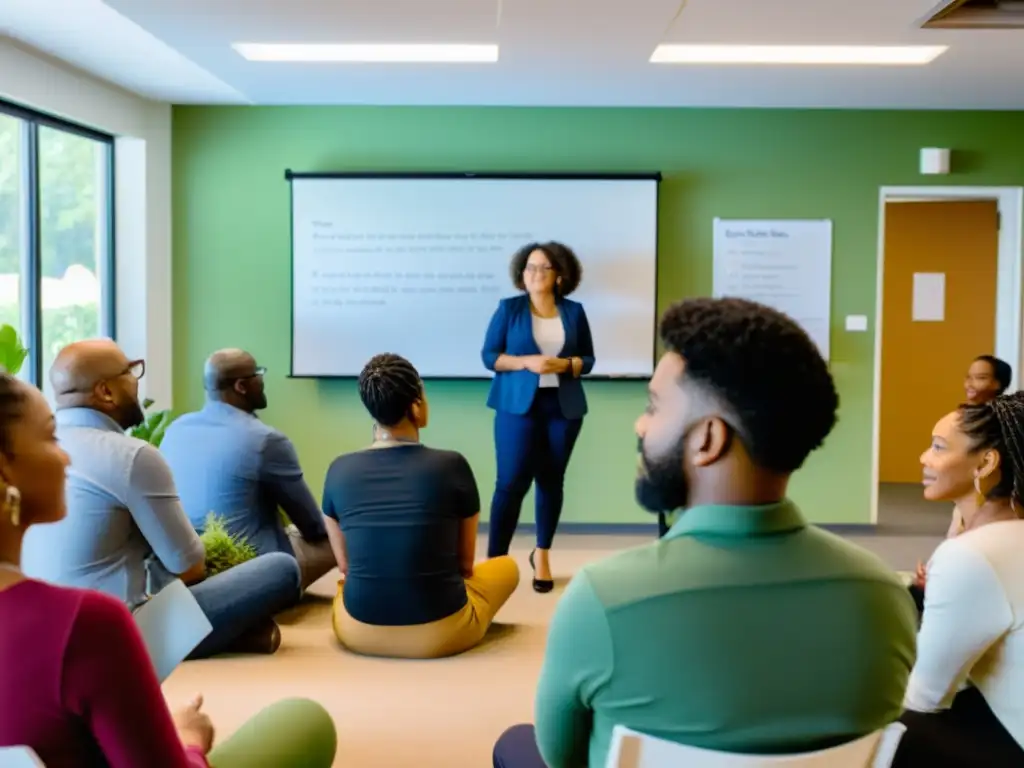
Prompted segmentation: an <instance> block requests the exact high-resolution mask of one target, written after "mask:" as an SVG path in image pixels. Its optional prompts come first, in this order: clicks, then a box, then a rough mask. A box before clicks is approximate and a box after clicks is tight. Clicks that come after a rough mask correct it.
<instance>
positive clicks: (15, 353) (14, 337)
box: [0, 323, 28, 376]
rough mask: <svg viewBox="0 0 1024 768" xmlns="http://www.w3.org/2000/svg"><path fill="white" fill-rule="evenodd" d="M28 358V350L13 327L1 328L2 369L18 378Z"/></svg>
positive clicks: (0, 365) (0, 356)
mask: <svg viewBox="0 0 1024 768" xmlns="http://www.w3.org/2000/svg"><path fill="white" fill-rule="evenodd" d="M27 357H28V349H27V348H26V347H25V345H24V344H22V342H21V338H20V337H19V336H18V332H17V331H16V330H14V326H13V325H8V324H6V323H5V324H4V325H2V326H0V367H2V368H3V369H4V370H5V371H7V373H9V374H11V375H12V376H16V375H17V374H18V371H20V370H21V366H22V365H24V364H25V358H27Z"/></svg>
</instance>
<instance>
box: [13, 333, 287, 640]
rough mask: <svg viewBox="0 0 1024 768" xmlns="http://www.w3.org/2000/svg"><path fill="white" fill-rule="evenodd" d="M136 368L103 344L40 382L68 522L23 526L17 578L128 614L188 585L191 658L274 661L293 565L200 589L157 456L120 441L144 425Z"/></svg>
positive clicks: (277, 562) (262, 564)
mask: <svg viewBox="0 0 1024 768" xmlns="http://www.w3.org/2000/svg"><path fill="white" fill-rule="evenodd" d="M144 372H145V363H144V362H143V361H142V360H129V359H128V358H127V357H126V356H125V354H124V352H122V351H121V349H120V348H119V347H118V346H117V345H116V344H115V343H114V342H112V341H108V340H94V341H85V342H79V343H76V344H72V345H70V346H68V347H66V348H65V349H63V350H62V351H61V352H60V354H59V355H58V356H57V359H56V361H55V362H54V364H53V368H52V369H51V371H50V378H51V381H52V383H53V391H54V392H55V394H56V398H57V415H56V420H57V438H58V440H59V441H60V443H61V447H62V448H63V449H64V450H65V451H66V452H67V453H68V455H69V456H70V457H71V467H70V468H69V469H68V480H67V490H66V494H67V507H68V514H67V517H66V518H65V519H63V520H61V521H59V522H57V523H51V524H49V525H37V526H33V527H32V529H31V530H30V531H29V532H28V535H27V536H26V538H25V544H24V553H23V559H22V566H23V569H24V571H25V573H26V574H27V575H29V576H31V577H34V578H38V579H42V580H45V581H49V582H52V583H56V584H63V585H67V586H72V587H80V588H84V589H95V590H98V591H100V592H105V593H107V594H109V595H112V596H114V597H116V598H118V599H120V600H122V601H124V602H125V603H126V604H127V605H128V607H129V608H132V609H134V608H136V607H138V606H139V605H141V604H142V603H144V602H145V601H146V600H147V599H148V597H149V595H150V593H151V592H153V591H158V590H159V588H160V586H163V585H165V584H166V583H167V582H168V580H169V579H170V578H172V577H175V576H176V577H178V578H180V579H181V580H182V581H184V582H185V583H186V584H188V585H190V588H191V591H192V594H193V595H194V596H195V598H196V601H197V602H198V603H199V605H200V607H201V608H202V609H203V612H204V613H206V616H207V618H208V619H209V620H210V623H211V624H212V625H213V632H212V633H211V634H210V635H209V636H208V637H207V638H206V640H204V641H203V642H202V643H201V644H200V646H199V647H198V648H197V649H196V651H195V652H194V654H193V655H194V656H196V657H199V656H209V655H213V654H216V653H220V652H226V651H245V650H251V651H263V652H273V651H274V650H276V648H277V646H278V645H279V644H280V632H279V631H278V628H277V626H276V625H275V624H274V621H273V615H274V614H275V613H276V612H278V611H281V610H284V609H285V608H287V607H289V606H290V605H293V604H294V603H295V602H296V601H297V600H298V598H299V573H298V569H297V568H296V566H295V561H294V560H293V559H291V558H290V557H287V556H284V555H269V556H266V557H258V558H256V559H254V560H251V561H249V562H248V563H245V564H243V565H241V566H238V567H236V568H233V569H231V570H230V571H227V572H225V573H222V574H218V575H216V576H211V577H209V578H207V577H206V562H205V560H206V552H205V548H204V547H203V543H202V541H201V540H200V539H199V536H198V535H197V534H196V532H195V530H194V529H193V528H192V525H191V524H190V523H189V521H188V518H187V517H186V516H185V513H184V510H182V508H181V502H180V500H179V498H178V493H177V491H176V490H175V487H174V480H173V478H172V477H171V472H170V470H169V469H168V467H167V464H166V462H165V461H164V458H163V456H162V455H161V454H160V452H159V451H158V450H157V449H156V448H154V447H153V446H152V445H150V444H149V443H147V442H145V441H143V440H139V439H136V438H134V437H130V436H128V435H126V434H125V432H124V431H125V429H128V428H131V427H133V426H136V425H137V424H140V423H141V422H142V419H143V413H142V407H141V406H140V404H139V398H138V390H139V378H141V377H142V375H143V374H144Z"/></svg>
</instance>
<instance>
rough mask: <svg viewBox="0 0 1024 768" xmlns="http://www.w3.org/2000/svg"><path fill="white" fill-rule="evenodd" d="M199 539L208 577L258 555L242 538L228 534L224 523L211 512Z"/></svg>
mask: <svg viewBox="0 0 1024 768" xmlns="http://www.w3.org/2000/svg"><path fill="white" fill-rule="evenodd" d="M199 538H200V539H202V541H203V546H205V547H206V572H207V574H208V575H210V576H213V575H214V574H217V573H223V572H224V571H226V570H228V569H230V568H234V567H235V566H236V565H241V564H242V563H244V562H246V561H248V560H252V559H253V558H254V557H256V555H257V554H258V553H257V552H256V549H255V547H253V546H252V545H251V544H250V543H249V542H248V541H247V540H246V539H245V538H244V537H241V536H232V535H231V534H230V533H228V529H227V527H226V526H225V525H224V521H223V520H222V519H221V518H220V517H218V516H217V515H215V514H213V513H212V512H211V513H210V514H209V515H207V516H206V524H205V526H204V527H203V533H202V535H201V536H200V537H199Z"/></svg>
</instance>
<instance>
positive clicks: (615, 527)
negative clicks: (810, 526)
mask: <svg viewBox="0 0 1024 768" xmlns="http://www.w3.org/2000/svg"><path fill="white" fill-rule="evenodd" d="M818 527H819V528H823V529H824V530H826V531H831V532H832V533H836V534H840V535H844V536H876V535H880V533H881V532H880V531H879V528H878V526H877V525H872V524H871V523H825V524H823V525H819V526H818ZM489 530H490V524H489V523H486V522H484V523H480V532H481V533H487V532H488V531H489ZM516 531H517V532H518V533H536V532H537V526H536V525H535V524H534V523H520V524H519V527H518V528H517V529H516ZM558 532H559V533H568V534H575V535H577V536H651V537H656V536H657V535H658V524H657V523H656V522H654V523H561V524H559V526H558Z"/></svg>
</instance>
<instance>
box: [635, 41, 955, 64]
mask: <svg viewBox="0 0 1024 768" xmlns="http://www.w3.org/2000/svg"><path fill="white" fill-rule="evenodd" d="M946 50H947V46H945V45H903V46H884V45H674V44H662V45H659V46H658V47H657V48H655V49H654V53H652V54H651V63H652V64H847V65H888V66H900V65H903V66H921V65H924V64H930V63H931V62H933V61H934V60H935V59H937V58H938V57H939V56H941V55H942V54H943V53H945V52H946Z"/></svg>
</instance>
